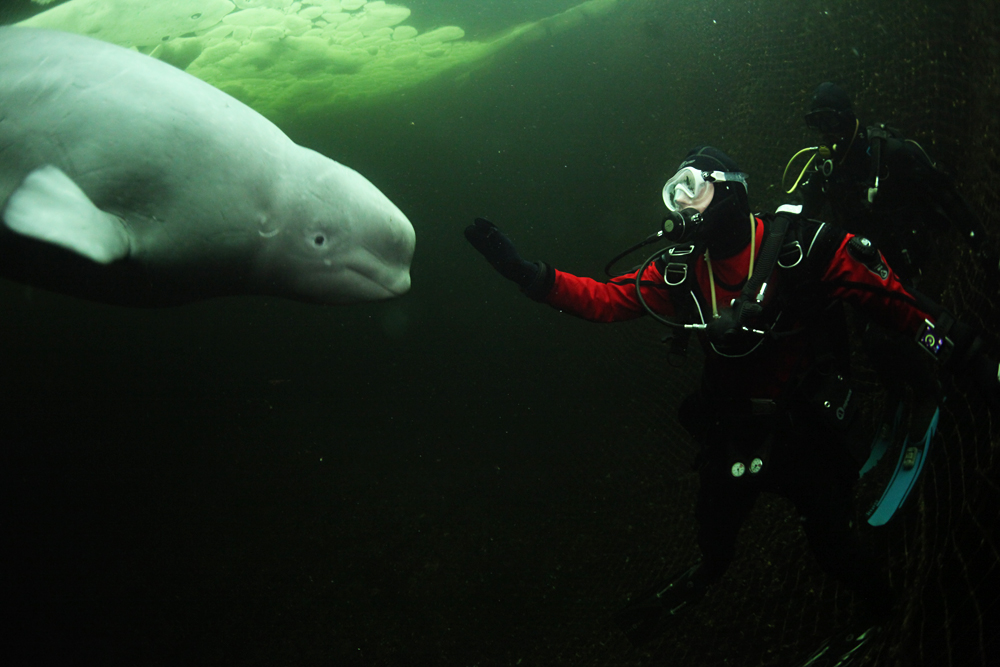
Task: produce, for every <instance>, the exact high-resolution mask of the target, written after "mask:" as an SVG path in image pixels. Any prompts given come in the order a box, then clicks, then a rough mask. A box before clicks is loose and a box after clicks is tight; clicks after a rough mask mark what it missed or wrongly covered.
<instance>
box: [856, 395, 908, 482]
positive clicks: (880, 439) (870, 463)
mask: <svg viewBox="0 0 1000 667" xmlns="http://www.w3.org/2000/svg"><path fill="white" fill-rule="evenodd" d="M904 407H905V403H904V401H899V404H898V405H897V406H896V415H895V416H894V417H893V419H892V421H889V420H885V421H883V422H882V425H881V426H879V429H878V433H876V434H875V439H874V440H873V441H872V450H871V455H870V456H869V457H868V460H867V461H865V464H864V465H863V466H861V472H859V473H858V477H859V478H861V477H864V476H865V473H867V472H868V471H869V470H871V469H872V468H874V467H875V465H876V464H877V463H878V462H879V461H880V460H881V459H882V455H883V454H885V451H886V450H887V449H888V448H889V445H891V444H892V441H893V440H895V439H896V431H897V430H899V422H900V421H901V420H902V419H903V412H904V410H903V408H904Z"/></svg>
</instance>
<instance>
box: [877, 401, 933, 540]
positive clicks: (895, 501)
mask: <svg viewBox="0 0 1000 667" xmlns="http://www.w3.org/2000/svg"><path fill="white" fill-rule="evenodd" d="M940 416H941V408H940V407H938V408H936V409H935V410H934V416H932V417H931V421H930V424H928V425H927V431H926V432H925V433H924V435H923V437H922V438H921V439H920V440H919V441H916V442H911V441H910V436H909V435H907V436H906V440H905V441H904V442H903V448H902V449H903V450H902V451H901V452H900V453H899V461H898V462H897V463H896V470H895V471H894V472H893V473H892V479H890V480H889V485H888V486H887V487H886V489H885V493H883V494H882V498H881V499H880V500H879V501H878V502H877V503H875V504H874V505H873V506H872V508H871V509H870V510H869V511H868V523H869V524H870V525H872V526H884V525H885V524H886V523H888V521H889V519H891V518H892V517H893V515H894V514H895V513H896V510H898V509H899V508H900V507H901V506H902V505H903V503H904V502H906V498H907V497H908V496H909V495H910V491H912V490H913V487H914V485H916V483H917V480H918V479H919V478H920V472H921V471H922V470H923V469H924V463H925V462H926V461H927V455H928V454H929V453H930V449H931V441H932V440H933V439H934V434H935V433H937V426H938V419H939V418H940Z"/></svg>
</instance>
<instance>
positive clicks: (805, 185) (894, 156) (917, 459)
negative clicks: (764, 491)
mask: <svg viewBox="0 0 1000 667" xmlns="http://www.w3.org/2000/svg"><path fill="white" fill-rule="evenodd" d="M805 122H806V125H807V126H808V127H809V128H810V129H811V130H813V131H815V132H816V133H817V134H818V135H819V136H820V137H821V143H820V145H819V146H817V147H815V148H812V149H805V151H810V150H811V151H814V152H813V156H812V157H811V158H810V160H809V162H808V163H807V164H806V166H805V167H804V168H803V169H802V172H801V173H800V174H799V176H798V178H797V179H796V182H795V184H794V185H793V186H792V187H791V188H789V189H788V190H786V192H787V193H788V194H792V193H793V192H795V191H796V187H797V186H798V182H799V181H800V180H802V179H803V178H804V181H803V182H802V185H801V187H800V188H798V192H799V193H800V194H801V196H802V202H803V210H802V214H803V215H805V216H807V217H810V218H816V217H818V218H822V219H828V218H827V217H826V214H827V213H830V214H832V216H833V217H832V220H833V222H835V223H836V224H838V225H840V226H841V227H842V228H844V229H846V230H847V231H850V232H854V233H857V234H862V235H864V236H865V237H867V238H868V239H870V240H871V241H872V243H873V244H874V245H875V246H876V247H878V248H879V250H880V251H881V252H882V254H883V255H884V256H885V257H886V259H887V260H888V263H889V264H890V265H891V266H892V267H893V270H894V271H895V272H896V275H897V276H899V278H900V280H901V281H902V282H903V284H904V285H905V286H906V287H907V289H909V290H911V291H912V290H913V289H914V288H916V287H917V286H918V284H921V281H922V279H923V278H924V271H925V270H926V269H927V268H928V265H929V263H930V260H931V259H932V258H933V257H934V255H935V254H940V253H941V240H942V238H947V237H945V236H943V234H944V233H945V232H947V231H948V230H956V231H957V232H958V233H959V236H960V237H961V238H962V239H964V240H965V242H966V244H967V246H968V247H969V248H970V249H971V250H972V252H973V256H974V257H975V258H976V259H978V260H979V261H980V262H981V265H982V267H983V268H984V269H985V271H986V272H987V273H988V274H989V275H991V277H992V278H993V279H996V277H997V276H998V267H997V254H996V252H995V251H994V250H993V249H991V248H989V247H988V245H987V243H986V241H987V235H986V232H985V228H984V227H983V224H982V222H981V221H980V220H979V218H978V217H977V216H976V215H975V213H974V212H973V211H972V209H971V207H970V206H969V204H968V202H967V201H966V200H965V198H964V197H962V195H961V193H960V192H959V190H958V187H957V186H956V184H955V181H954V179H953V178H952V177H951V176H950V175H949V174H947V173H946V172H945V171H944V170H943V169H941V168H940V166H939V165H938V164H937V163H936V162H935V161H934V160H933V159H932V158H931V156H930V155H929V154H928V153H927V151H926V150H924V148H923V147H922V146H921V145H920V144H918V143H917V142H915V141H913V140H909V139H904V138H903V137H902V136H901V134H900V133H899V132H898V131H897V130H894V129H892V128H890V127H888V126H886V125H885V124H881V123H879V124H875V125H862V124H861V122H860V120H859V119H858V117H857V116H856V115H855V113H854V110H853V108H852V105H851V100H850V98H849V97H848V95H847V93H846V92H844V90H843V89H842V88H841V87H840V86H838V85H836V84H834V83H831V82H826V83H822V84H820V85H819V86H817V87H816V89H815V90H814V91H813V94H812V97H811V98H810V100H809V104H808V108H807V112H806V114H805ZM803 152H804V151H799V154H801V153H803ZM797 155H798V154H797ZM817 158H819V159H818V161H817ZM793 161H794V158H793ZM791 163H792V161H790V162H789V166H790V165H791ZM785 171H786V175H787V172H788V168H787V167H786V170H785ZM906 343H907V340H906V336H905V335H901V334H899V333H898V332H894V331H892V330H889V329H886V328H885V327H883V326H881V325H879V324H878V323H877V322H869V323H868V324H867V326H866V327H865V330H864V336H863V338H862V345H863V348H864V350H865V352H866V354H867V356H868V359H869V361H870V363H871V365H872V367H873V368H874V369H875V370H876V371H877V372H878V374H879V377H880V379H881V381H882V384H883V385H884V386H885V388H886V389H887V390H888V397H887V400H886V402H885V404H886V407H885V412H884V414H883V415H882V417H881V420H880V421H881V428H880V429H879V430H878V432H877V434H876V437H875V441H874V442H873V443H872V446H871V452H870V456H869V458H868V461H867V462H866V464H865V465H864V467H863V468H862V470H861V472H862V474H864V473H865V472H867V471H868V470H870V469H871V468H872V467H874V465H875V463H877V462H878V460H879V458H880V457H881V456H882V455H883V453H884V452H885V451H886V450H887V449H888V447H889V446H890V445H891V444H892V443H893V441H894V440H895V438H896V433H897V431H900V432H902V433H905V438H904V442H903V446H902V452H901V457H900V459H899V463H898V465H897V474H895V475H894V476H893V478H892V482H891V483H890V486H889V487H888V488H887V489H886V492H885V494H884V495H883V498H882V500H880V501H879V503H878V505H877V507H876V509H875V510H874V511H873V513H872V515H871V517H870V518H869V522H870V523H872V524H873V525H882V524H884V523H886V522H887V521H888V520H889V519H891V518H892V516H893V515H894V513H895V511H896V509H897V508H898V507H899V505H900V504H901V503H902V502H904V501H905V500H906V497H907V495H908V493H909V490H910V488H911V487H912V485H913V483H914V482H915V479H916V477H917V476H918V475H919V474H920V470H921V467H922V464H923V462H924V460H925V459H926V456H927V454H928V450H929V448H930V445H931V442H932V441H933V439H934V436H935V431H936V426H937V417H938V414H939V411H940V410H939V407H940V404H941V403H942V402H943V401H944V392H943V390H942V387H941V386H940V384H939V383H938V382H937V380H936V378H935V376H934V374H932V373H927V372H926V371H925V369H924V368H923V367H924V366H926V361H927V357H926V355H924V354H922V353H921V352H920V351H919V350H917V349H916V348H915V347H914V346H912V345H907V344H906Z"/></svg>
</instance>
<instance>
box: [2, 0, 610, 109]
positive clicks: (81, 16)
mask: <svg viewBox="0 0 1000 667" xmlns="http://www.w3.org/2000/svg"><path fill="white" fill-rule="evenodd" d="M621 1H622V0H587V1H586V2H582V3H581V4H579V5H576V6H574V7H572V8H570V9H567V10H566V11H564V12H560V13H559V14H555V15H553V16H549V17H546V18H544V19H541V20H539V21H533V22H530V23H524V24H521V25H517V26H514V27H511V28H509V29H508V30H506V31H504V32H502V33H500V34H498V35H495V36H493V37H492V38H490V39H487V40H485V41H472V40H467V39H465V32H464V31H463V30H462V28H461V27H459V26H441V27H437V28H434V29H432V30H429V31H427V32H424V33H420V32H418V31H417V29H416V28H414V27H412V26H410V25H407V23H406V21H407V19H409V17H410V9H409V8H407V7H405V6H403V5H399V4H391V3H387V2H384V1H383V0H372V1H370V2H369V1H367V0H305V1H303V2H293V1H292V0H234V1H232V2H231V1H230V0H170V2H164V1H163V0H72V1H71V2H67V3H65V4H63V5H59V6H57V7H54V8H52V9H50V10H48V11H45V12H43V13H41V14H38V15H37V16H34V17H32V18H30V19H28V20H26V21H23V22H22V23H21V25H27V26H37V27H43V28H51V29H56V30H65V31H68V32H75V33H79V34H84V35H89V36H91V37H95V38H97V39H102V40H105V41H108V42H112V43H115V44H119V45H121V46H127V47H133V48H136V49H138V50H140V51H142V52H144V53H149V54H150V55H152V56H153V57H156V58H160V59H161V60H164V61H166V62H169V63H171V64H172V65H174V66H176V67H179V68H181V69H184V70H186V71H187V72H189V73H190V74H193V75H195V76H197V77H199V78H201V79H203V80H205V81H207V82H209V83H211V84H212V85H214V86H216V87H218V88H220V89H222V90H224V91H226V92H227V93H230V94H231V95H233V96H235V97H237V98H239V99H240V100H242V101H244V102H246V103H248V104H250V105H251V106H253V107H254V108H255V109H257V110H258V111H260V112H261V113H263V114H265V115H267V116H269V117H271V118H272V119H274V118H276V117H281V116H283V115H286V114H298V113H306V114H308V113H310V112H312V111H320V110H322V109H324V108H329V107H333V106H342V105H353V104H360V103H363V102H370V101H377V100H378V98H380V97H382V96H385V95H388V94H391V93H395V92H398V91H400V90H403V89H406V88H410V87H413V86H417V85H419V84H421V83H424V82H426V81H429V80H431V79H433V78H436V77H438V76H440V75H442V74H445V73H448V72H451V73H454V74H456V75H457V74H460V73H462V72H463V71H465V70H467V69H468V68H469V67H470V66H472V65H475V64H476V63H478V62H480V61H482V60H483V59H485V58H487V57H489V56H490V55H492V54H494V53H496V52H497V51H499V50H501V49H504V48H507V47H510V46H512V45H514V44H516V43H518V42H519V41H522V40H537V39H543V38H545V37H547V36H549V35H556V34H560V33H564V32H567V31H570V30H572V29H574V28H576V27H578V26H580V25H582V24H584V23H585V22H587V21H590V20H594V19H597V18H599V17H602V16H604V15H606V14H608V13H610V12H612V11H614V10H615V9H616V8H617V7H618V5H619V3H620V2H621Z"/></svg>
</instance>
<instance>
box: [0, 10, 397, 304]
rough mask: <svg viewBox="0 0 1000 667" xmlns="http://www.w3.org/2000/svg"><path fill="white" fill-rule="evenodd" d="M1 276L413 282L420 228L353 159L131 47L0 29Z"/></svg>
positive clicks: (135, 293)
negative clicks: (311, 145) (296, 136)
mask: <svg viewBox="0 0 1000 667" xmlns="http://www.w3.org/2000/svg"><path fill="white" fill-rule="evenodd" d="M0 220H2V224H0V276H2V277H5V278H9V279H12V280H16V281H19V282H22V283H26V284H29V285H34V286H38V287H42V288H45V289H49V290H52V291H56V292H61V293H65V294H70V295H74V296H79V297H83V298H87V299H91V300H94V301H100V302H105V303H112V304H119V305H129V306H167V305H176V304H182V303H187V302H190V301H196V300H200V299H207V298H211V297H218V296H227V295H238V294H260V295H275V296H281V297H286V298H289V299H293V300H297V301H305V302H312V303H321V304H346V303H353V302H360V301H371V300H378V299H384V298H389V297H393V296H397V295H401V294H404V293H405V292H406V291H407V290H408V289H409V287H410V274H409V271H410V262H411V259H412V256H413V250H414V243H415V235H414V231H413V227H412V225H411V224H410V222H409V220H408V219H407V218H406V216H405V215H404V214H403V213H402V212H401V211H400V210H399V208H397V207H396V206H395V205H394V204H393V203H392V202H391V201H390V200H389V198H388V197H386V196H385V195H384V194H383V193H382V192H381V191H380V190H379V189H378V188H376V187H375V186H374V185H373V184H372V183H371V182H370V181H368V180H367V179H366V178H365V177H364V176H362V175H361V174H359V173H358V172H356V171H354V170H353V169H350V168H349V167H346V166H344V165H342V164H340V163H338V162H336V161H334V160H332V159H330V158H328V157H325V156H323V155H321V154H320V153H317V152H315V151H313V150H310V149H308V148H306V147H303V146H299V145H298V144H296V143H294V142H293V141H292V140H291V139H289V138H288V137H287V136H286V135H285V134H284V133H283V132H282V131H281V130H280V129H279V128H278V127H277V126H275V125H274V124H273V123H271V122H270V121H268V120H267V119H266V118H264V117H263V116H262V115H260V114H258V113H257V112H256V111H254V110H253V109H251V108H250V107H248V106H246V105H244V104H243V103H241V102H239V101H238V100H236V99H234V98H233V97H230V96H229V95H227V94H225V93H223V92H222V91H220V90H218V89H217V88H214V87H212V86H211V85H209V84H207V83H205V82H203V81H201V80H199V79H197V78H195V77H193V76H191V75H189V74H186V73H185V72H183V71H181V70H179V69H177V68H175V67H173V66H172V65H168V64H166V63H164V62H162V61H159V60H156V59H155V58H151V57H149V56H146V55H143V54H141V53H139V52H137V51H134V50H130V49H127V48H123V47H120V46H115V45H112V44H108V43H105V42H101V41H98V40H95V39H92V38H89V37H84V36H80V35H74V34H70V33H64V32H59V31H52V30H46V29H39V28H28V27H16V26H8V27H2V28H0Z"/></svg>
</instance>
